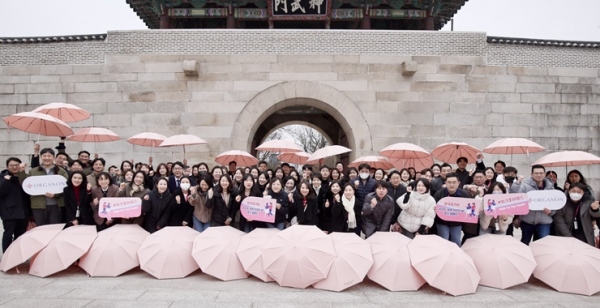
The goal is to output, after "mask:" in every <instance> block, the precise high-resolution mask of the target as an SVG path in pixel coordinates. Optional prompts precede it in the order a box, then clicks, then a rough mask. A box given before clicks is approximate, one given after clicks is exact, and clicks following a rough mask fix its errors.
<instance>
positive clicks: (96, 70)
mask: <svg viewBox="0 0 600 308" xmlns="http://www.w3.org/2000/svg"><path fill="white" fill-rule="evenodd" d="M103 68H104V65H101V64H100V65H73V74H83V75H87V74H100V73H102V70H103Z"/></svg>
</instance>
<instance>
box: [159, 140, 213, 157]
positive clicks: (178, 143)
mask: <svg viewBox="0 0 600 308" xmlns="http://www.w3.org/2000/svg"><path fill="white" fill-rule="evenodd" d="M205 143H207V142H206V141H204V139H202V138H200V137H197V136H194V135H174V136H171V137H169V138H167V139H165V141H163V142H162V143H161V144H160V147H173V146H183V156H184V158H185V146H186V145H194V144H205Z"/></svg>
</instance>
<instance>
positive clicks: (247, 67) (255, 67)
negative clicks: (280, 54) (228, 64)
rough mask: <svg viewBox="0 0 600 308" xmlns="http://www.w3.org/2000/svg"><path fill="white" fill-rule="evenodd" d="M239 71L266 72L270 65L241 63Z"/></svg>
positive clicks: (268, 70)
mask: <svg viewBox="0 0 600 308" xmlns="http://www.w3.org/2000/svg"><path fill="white" fill-rule="evenodd" d="M241 67H242V68H241V71H242V72H244V73H268V72H270V71H271V67H270V66H269V65H268V64H266V63H244V64H241Z"/></svg>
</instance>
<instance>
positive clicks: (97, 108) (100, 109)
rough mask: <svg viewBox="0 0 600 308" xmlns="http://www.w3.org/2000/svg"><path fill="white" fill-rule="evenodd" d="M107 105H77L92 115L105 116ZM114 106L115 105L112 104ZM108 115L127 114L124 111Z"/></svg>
mask: <svg viewBox="0 0 600 308" xmlns="http://www.w3.org/2000/svg"><path fill="white" fill-rule="evenodd" d="M107 104H109V103H86V104H77V107H79V108H82V109H84V110H85V111H87V112H89V113H91V114H104V113H107V110H108V109H107V107H106V106H107ZM111 104H114V103H111ZM108 113H127V112H125V111H123V110H111V111H109V112H108Z"/></svg>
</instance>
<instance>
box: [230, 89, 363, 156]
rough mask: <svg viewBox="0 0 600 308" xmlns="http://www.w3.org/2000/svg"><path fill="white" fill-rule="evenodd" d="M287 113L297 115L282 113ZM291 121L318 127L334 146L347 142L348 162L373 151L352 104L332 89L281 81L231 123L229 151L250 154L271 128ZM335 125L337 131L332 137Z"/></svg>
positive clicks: (358, 113)
mask: <svg viewBox="0 0 600 308" xmlns="http://www.w3.org/2000/svg"><path fill="white" fill-rule="evenodd" d="M290 110H298V112H297V113H294V112H287V113H286V112H285V111H290ZM280 111H281V112H280ZM277 112H280V113H279V114H276V113H277ZM294 122H304V123H309V124H312V125H319V127H320V128H321V130H322V131H323V132H325V133H326V134H327V135H328V137H330V138H331V139H332V141H333V142H334V143H338V142H340V140H347V146H348V147H349V148H351V149H352V150H353V152H352V153H351V154H350V159H354V158H356V157H359V156H362V155H367V153H371V152H372V151H373V142H372V137H371V130H370V128H369V125H368V124H367V121H366V119H365V117H364V116H363V114H362V112H361V111H360V109H359V108H358V106H357V105H356V103H355V102H353V101H352V100H351V99H350V98H348V96H346V95H345V94H343V93H342V92H340V91H338V90H336V89H335V88H332V87H330V86H328V85H324V84H320V83H316V82H310V81H288V82H282V83H279V84H276V85H274V86H272V87H270V88H267V89H265V90H264V91H262V92H260V93H259V94H257V95H256V96H255V97H254V98H252V99H251V100H250V101H249V102H248V103H247V104H246V106H245V107H244V108H243V109H242V111H241V112H240V113H239V115H238V117H237V119H236V121H235V124H234V126H233V131H232V133H231V138H230V141H231V148H232V149H238V150H244V151H248V152H253V151H254V148H255V147H256V146H258V143H260V142H261V141H262V140H263V139H264V138H265V137H266V135H267V134H268V133H269V132H271V131H272V130H273V128H276V127H277V126H280V125H281V124H283V123H294ZM327 122H329V123H327ZM320 125H324V126H320ZM335 126H339V130H338V131H340V132H339V133H338V134H337V135H333V136H332V134H333V133H334V131H335ZM330 132H331V133H330ZM342 142H343V141H342Z"/></svg>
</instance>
